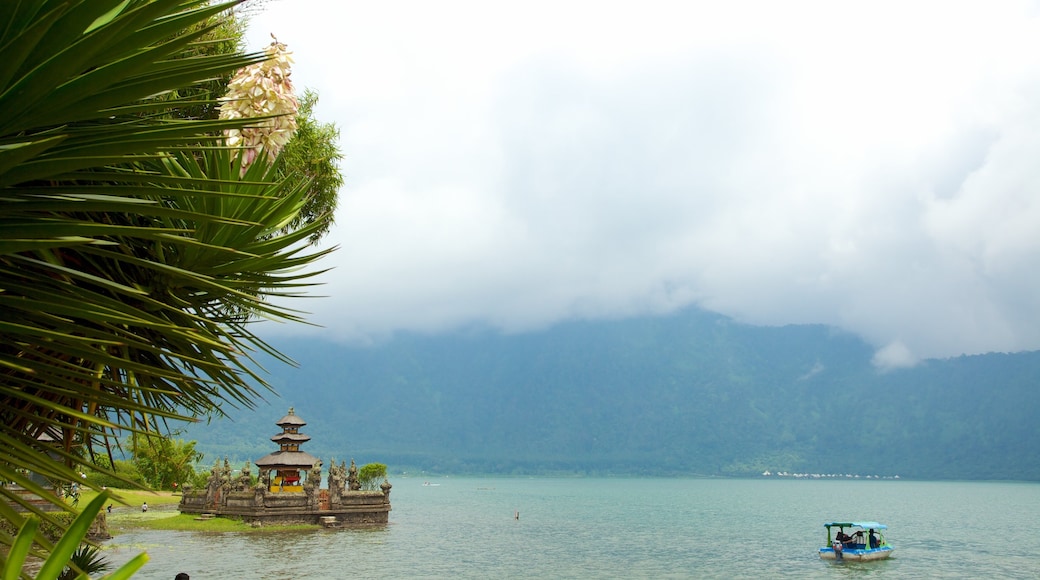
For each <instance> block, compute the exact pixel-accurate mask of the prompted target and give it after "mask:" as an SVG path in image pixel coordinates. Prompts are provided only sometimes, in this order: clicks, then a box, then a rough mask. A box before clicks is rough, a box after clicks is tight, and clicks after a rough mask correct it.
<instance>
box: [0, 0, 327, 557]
mask: <svg viewBox="0 0 1040 580" xmlns="http://www.w3.org/2000/svg"><path fill="white" fill-rule="evenodd" d="M236 3H237V2H228V3H224V4H215V5H211V4H210V2H209V1H208V0H147V1H146V0H121V1H120V0H43V1H39V2H2V3H0V62H4V63H5V66H4V68H3V70H2V71H0V339H2V340H0V402H2V403H3V405H2V406H0V477H2V478H5V479H9V480H11V481H18V482H20V483H22V484H24V485H23V486H24V487H26V489H27V490H28V491H31V492H32V493H35V494H37V495H39V496H40V497H43V498H45V499H49V500H50V501H52V502H53V503H55V504H57V505H59V506H61V507H62V508H63V509H66V506H64V504H63V503H62V502H61V500H59V499H58V498H57V497H56V496H54V495H53V493H52V492H51V491H50V489H49V488H47V487H46V486H44V485H40V484H39V483H36V482H35V481H34V480H33V479H31V478H29V477H27V476H26V475H25V471H24V470H28V471H31V472H33V473H36V474H39V475H42V476H44V477H46V478H49V479H50V480H52V481H58V482H60V481H72V480H74V479H77V477H78V476H77V473H76V468H77V466H78V465H80V464H84V463H89V462H90V457H89V453H87V454H84V453H83V452H82V450H83V449H90V448H92V447H93V445H94V444H96V443H101V444H104V443H105V442H106V441H107V437H108V436H109V435H110V434H112V433H114V432H116V431H118V430H125V429H129V430H132V431H133V430H140V431H142V432H149V431H152V430H154V429H155V428H156V427H157V425H156V419H157V418H160V419H165V418H170V419H187V420H190V419H191V418H193V417H199V416H210V415H220V414H222V413H223V410H222V405H225V404H230V405H235V406H247V407H248V406H251V405H253V404H254V402H255V401H256V400H257V399H258V398H260V397H261V396H262V393H263V392H264V391H265V390H267V389H268V387H267V385H266V383H264V381H263V379H262V377H261V376H260V375H259V374H258V370H257V366H256V365H255V363H254V362H253V361H252V359H251V355H252V353H254V352H266V353H269V354H274V355H276V356H278V357H279V358H281V359H282V360H287V359H285V357H282V356H281V355H279V354H278V353H277V352H275V351H274V349H272V348H271V347H270V346H269V345H267V344H266V343H264V341H263V340H261V339H260V338H259V337H257V336H256V335H255V334H253V333H252V331H251V330H250V329H249V324H250V322H251V321H252V320H254V319H256V318H258V317H262V318H271V319H281V320H290V321H298V320H300V313H299V312H297V311H295V310H291V309H288V308H285V307H284V306H281V305H279V304H274V303H272V302H271V301H270V300H269V298H271V297H280V296H294V295H299V294H301V293H302V292H303V291H304V290H305V289H307V288H309V287H310V286H311V285H312V282H311V281H310V279H311V277H312V276H314V275H315V274H317V273H318V272H315V271H314V270H313V269H308V268H307V266H309V265H310V264H312V263H314V262H315V261H316V260H317V259H319V258H320V257H321V256H323V255H324V254H325V253H327V252H328V251H330V250H323V251H317V250H314V249H311V248H309V247H308V240H309V238H310V237H311V236H312V235H313V234H314V233H315V231H316V230H315V228H316V227H318V226H307V227H301V228H299V229H289V230H286V228H287V226H289V225H290V224H294V223H297V222H298V221H299V220H298V219H297V217H298V215H299V212H300V210H301V208H303V207H304V206H305V203H306V199H305V198H306V187H307V185H308V184H307V183H306V182H302V183H299V182H297V181H296V180H293V181H292V183H293V184H294V185H292V186H287V185H285V183H283V182H281V181H279V180H277V179H276V177H275V176H276V173H275V171H274V170H273V169H272V167H271V164H270V163H269V162H268V161H267V160H266V159H261V160H260V161H258V162H256V163H254V164H253V165H252V166H250V167H249V169H248V170H247V171H245V172H244V173H243V172H242V171H241V164H240V163H241V162H240V160H239V155H238V154H237V152H235V151H230V150H227V149H225V148H223V147H222V146H221V143H222V137H221V136H222V134H223V131H224V130H226V129H230V128H238V127H242V126H245V125H247V124H248V123H250V122H255V121H250V120H248V119H246V120H238V121H227V120H219V119H217V120H183V119H178V118H176V116H175V115H173V114H172V111H173V109H174V108H176V107H178V106H181V105H190V106H196V105H199V104H200V103H202V104H204V105H206V106H212V104H213V103H212V102H208V103H205V102H201V101H200V100H199V99H198V98H197V97H196V98H192V99H190V100H189V99H180V98H178V97H176V95H177V94H180V93H181V92H182V91H183V90H184V89H185V88H188V87H190V86H191V85H193V84H195V83H200V82H205V81H207V80H209V79H212V78H216V77H220V76H226V75H229V74H230V73H232V72H233V71H234V70H236V69H238V68H241V67H243V66H246V65H249V64H252V63H255V62H258V61H260V60H262V59H263V58H265V56H264V55H263V54H262V53H258V54H232V55H218V56H198V55H197V54H195V50H194V47H193V45H192V43H193V42H194V41H195V40H197V39H198V38H200V37H201V36H202V35H203V34H205V33H206V32H208V31H209V30H211V29H214V27H217V26H219V25H220V18H222V15H226V14H227V10H228V9H229V8H230V7H231V6H233V5H234V4H236ZM186 92H191V91H186ZM261 157H263V156H261ZM0 496H3V497H2V498H0V499H7V500H9V501H12V502H14V503H15V504H19V505H21V507H22V508H23V509H25V510H26V511H28V512H30V513H35V514H36V515H37V516H38V517H41V518H45V519H46V518H49V517H50V516H48V515H47V514H46V513H45V512H42V511H40V510H39V509H38V508H36V507H34V505H32V504H30V503H28V502H25V501H24V500H19V499H18V498H16V497H15V494H13V493H11V492H10V491H9V490H7V489H6V488H2V489H0ZM19 502H20V503H19ZM0 503H3V506H2V507H0V517H4V518H6V519H8V520H10V521H12V522H13V523H16V524H18V525H20V524H21V523H22V521H23V519H24V518H23V517H22V516H21V515H19V514H18V513H16V512H14V511H12V510H11V509H10V508H7V503H6V502H3V501H0ZM5 508H6V509H5ZM15 541H16V539H15V538H14V537H11V536H6V535H4V534H2V533H0V542H4V543H7V544H8V545H12V544H13V543H14V542H15Z"/></svg>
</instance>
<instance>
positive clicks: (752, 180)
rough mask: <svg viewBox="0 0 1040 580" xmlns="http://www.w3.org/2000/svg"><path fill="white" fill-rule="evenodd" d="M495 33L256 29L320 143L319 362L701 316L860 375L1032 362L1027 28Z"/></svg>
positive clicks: (508, 17) (764, 6)
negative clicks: (325, 347) (842, 356)
mask: <svg viewBox="0 0 1040 580" xmlns="http://www.w3.org/2000/svg"><path fill="white" fill-rule="evenodd" d="M500 4H501V3H487V2H446V3H434V4H431V3H423V2H386V3H359V2H352V1H345V2H339V1H337V2H331V1H329V2H326V1H318V0H310V1H296V0H294V1H293V2H291V3H290V2H285V1H283V2H272V3H269V4H267V5H266V11H265V12H263V13H261V14H258V15H255V16H254V17H253V21H252V23H251V26H250V38H255V39H256V40H255V44H256V46H255V47H254V48H259V47H260V46H262V44H263V43H265V42H266V41H267V38H268V36H267V35H268V34H269V33H270V32H274V33H275V34H276V35H277V36H278V38H279V40H281V41H283V42H287V43H288V44H289V46H290V49H292V50H293V51H294V52H295V56H296V59H297V66H296V69H295V72H294V80H295V82H296V84H297V85H298V86H308V87H312V88H315V89H317V90H318V91H319V93H320V96H321V102H320V103H319V106H318V115H319V116H320V117H321V118H322V119H324V120H329V121H334V122H336V123H337V124H338V126H339V127H340V129H341V131H342V140H341V147H342V149H343V151H344V153H345V155H346V159H345V161H344V172H345V176H346V181H347V185H346V187H345V189H344V190H343V191H342V192H341V199H340V209H339V213H338V214H337V225H336V228H335V231H334V232H333V233H332V234H331V236H330V240H329V242H330V243H337V244H339V245H340V247H341V249H340V250H339V251H338V252H336V253H335V254H334V255H333V256H332V257H330V258H329V260H328V262H329V264H332V265H335V266H336V269H335V270H334V271H333V272H332V273H330V274H328V275H326V276H325V278H324V280H325V282H326V286H325V287H324V288H322V290H321V293H322V294H325V295H327V296H328V297H327V298H321V299H316V300H314V301H310V302H307V303H305V304H304V305H303V306H302V307H303V308H305V309H308V310H310V311H312V312H314V313H315V316H314V320H316V321H320V322H321V323H322V324H323V325H324V326H325V327H326V328H325V330H323V331H322V334H323V335H324V336H330V337H336V338H341V339H373V338H378V337H380V336H385V335H387V334H388V333H391V332H394V331H396V330H403V329H407V330H414V331H420V332H440V331H446V330H451V329H454V328H458V327H463V326H467V325H471V324H488V325H492V326H495V327H498V328H501V329H502V330H503V331H507V332H522V331H525V330H530V329H535V328H541V327H544V326H547V325H551V324H553V323H555V322H558V321H561V320H566V319H573V318H601V317H615V318H616V317H624V316H633V315H640V314H647V313H667V312H670V311H673V310H675V309H678V308H682V307H684V306H688V305H693V304H695V305H699V306H702V307H705V308H708V309H712V310H715V311H718V312H721V313H724V314H727V315H730V316H733V317H736V318H737V319H739V320H742V321H745V322H750V323H756V324H788V323H825V324H832V325H835V326H838V327H841V328H843V329H846V330H850V331H852V332H855V333H857V334H859V335H860V336H863V337H864V338H865V339H867V340H868V341H870V342H872V343H873V344H875V345H877V346H878V347H879V349H880V350H879V351H878V361H880V362H879V364H890V363H894V364H902V363H901V361H914V360H917V359H919V358H923V357H942V356H952V355H957V354H961V353H977V352H987V351H994V350H996V351H1015V350H1031V349H1038V348H1040V273H1038V272H1037V270H1036V268H1035V267H1032V266H1035V264H1037V263H1040V247H1038V245H1040V237H1038V236H1037V235H1036V234H1035V232H1037V231H1040V195H1038V192H1040V165H1038V164H1037V163H1036V162H1035V160H1036V159H1037V158H1040V99H1038V98H1037V97H1038V96H1040V50H1038V49H1040V14H1038V12H1037V10H1036V9H1035V6H1034V5H1032V4H1029V3H1023V2H1011V1H1008V2H992V3H986V4H985V5H982V4H978V5H974V4H973V5H960V4H950V3H943V2H909V3H907V2H898V3H897V2H875V3H861V4H860V3H837V4H836V3H831V2H792V3H772V2H734V3H708V2H682V3H680V2H674V3H673V2H639V3H636V2H620V3H609V4H602V3H598V4H597V3H586V2H566V1H564V2H553V3H549V2H528V3H522V4H521V3H516V4H515V5H514V4H510V5H507V6H502V5H500ZM318 14H320V15H321V17H320V18H319V17H316V16H315V15H318ZM329 264H327V265H329ZM301 331H303V330H302V329H284V330H283V329H281V328H279V329H277V330H275V331H273V332H301ZM886 361H887V362H886Z"/></svg>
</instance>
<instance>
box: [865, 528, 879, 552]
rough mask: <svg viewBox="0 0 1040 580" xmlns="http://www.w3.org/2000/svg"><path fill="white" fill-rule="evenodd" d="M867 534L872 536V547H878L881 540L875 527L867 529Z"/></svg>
mask: <svg viewBox="0 0 1040 580" xmlns="http://www.w3.org/2000/svg"><path fill="white" fill-rule="evenodd" d="M867 536H868V537H869V538H870V547H871V549H874V548H877V547H878V546H880V545H881V541H880V539H879V538H878V535H877V532H875V531H874V528H870V529H869V530H867Z"/></svg>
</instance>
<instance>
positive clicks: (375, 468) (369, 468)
mask: <svg viewBox="0 0 1040 580" xmlns="http://www.w3.org/2000/svg"><path fill="white" fill-rule="evenodd" d="M384 479H386V464H383V463H368V464H366V465H362V466H361V470H360V471H358V480H359V481H360V482H361V489H367V490H373V489H379V484H380V482H382V481H383V480H384Z"/></svg>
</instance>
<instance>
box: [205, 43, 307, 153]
mask: <svg viewBox="0 0 1040 580" xmlns="http://www.w3.org/2000/svg"><path fill="white" fill-rule="evenodd" d="M266 52H267V56H268V58H267V60H265V61H263V62H260V63H257V64H254V65H250V66H247V67H245V68H242V69H239V71H238V72H237V73H235V76H234V78H232V79H231V82H230V83H228V93H227V95H226V96H224V97H222V98H221V99H220V100H221V101H222V102H223V103H222V104H221V105H220V118H221V119H242V118H251V117H268V116H271V115H276V116H274V117H271V118H268V119H264V120H262V121H258V122H257V123H256V124H255V125H253V126H250V127H245V128H242V129H230V130H228V131H225V135H226V136H227V144H228V145H229V146H230V147H241V148H242V150H243V152H242V170H243V172H244V171H245V169H246V168H247V167H249V164H251V163H252V162H253V160H254V159H256V157H257V156H258V155H259V154H260V152H261V151H263V152H265V153H267V157H268V159H270V160H271V161H274V159H275V158H276V157H278V153H279V152H280V151H281V150H282V147H285V144H286V143H288V142H289V140H290V139H292V136H293V133H295V132H296V111H297V110H298V109H299V106H300V105H299V102H297V100H296V95H295V94H294V93H293V86H292V81H291V80H289V75H290V74H292V70H291V69H292V57H291V56H290V53H289V52H287V51H286V50H285V45H284V44H282V43H280V42H278V40H277V39H276V40H275V41H274V42H272V43H271V45H270V46H268V47H267V50H266Z"/></svg>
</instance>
